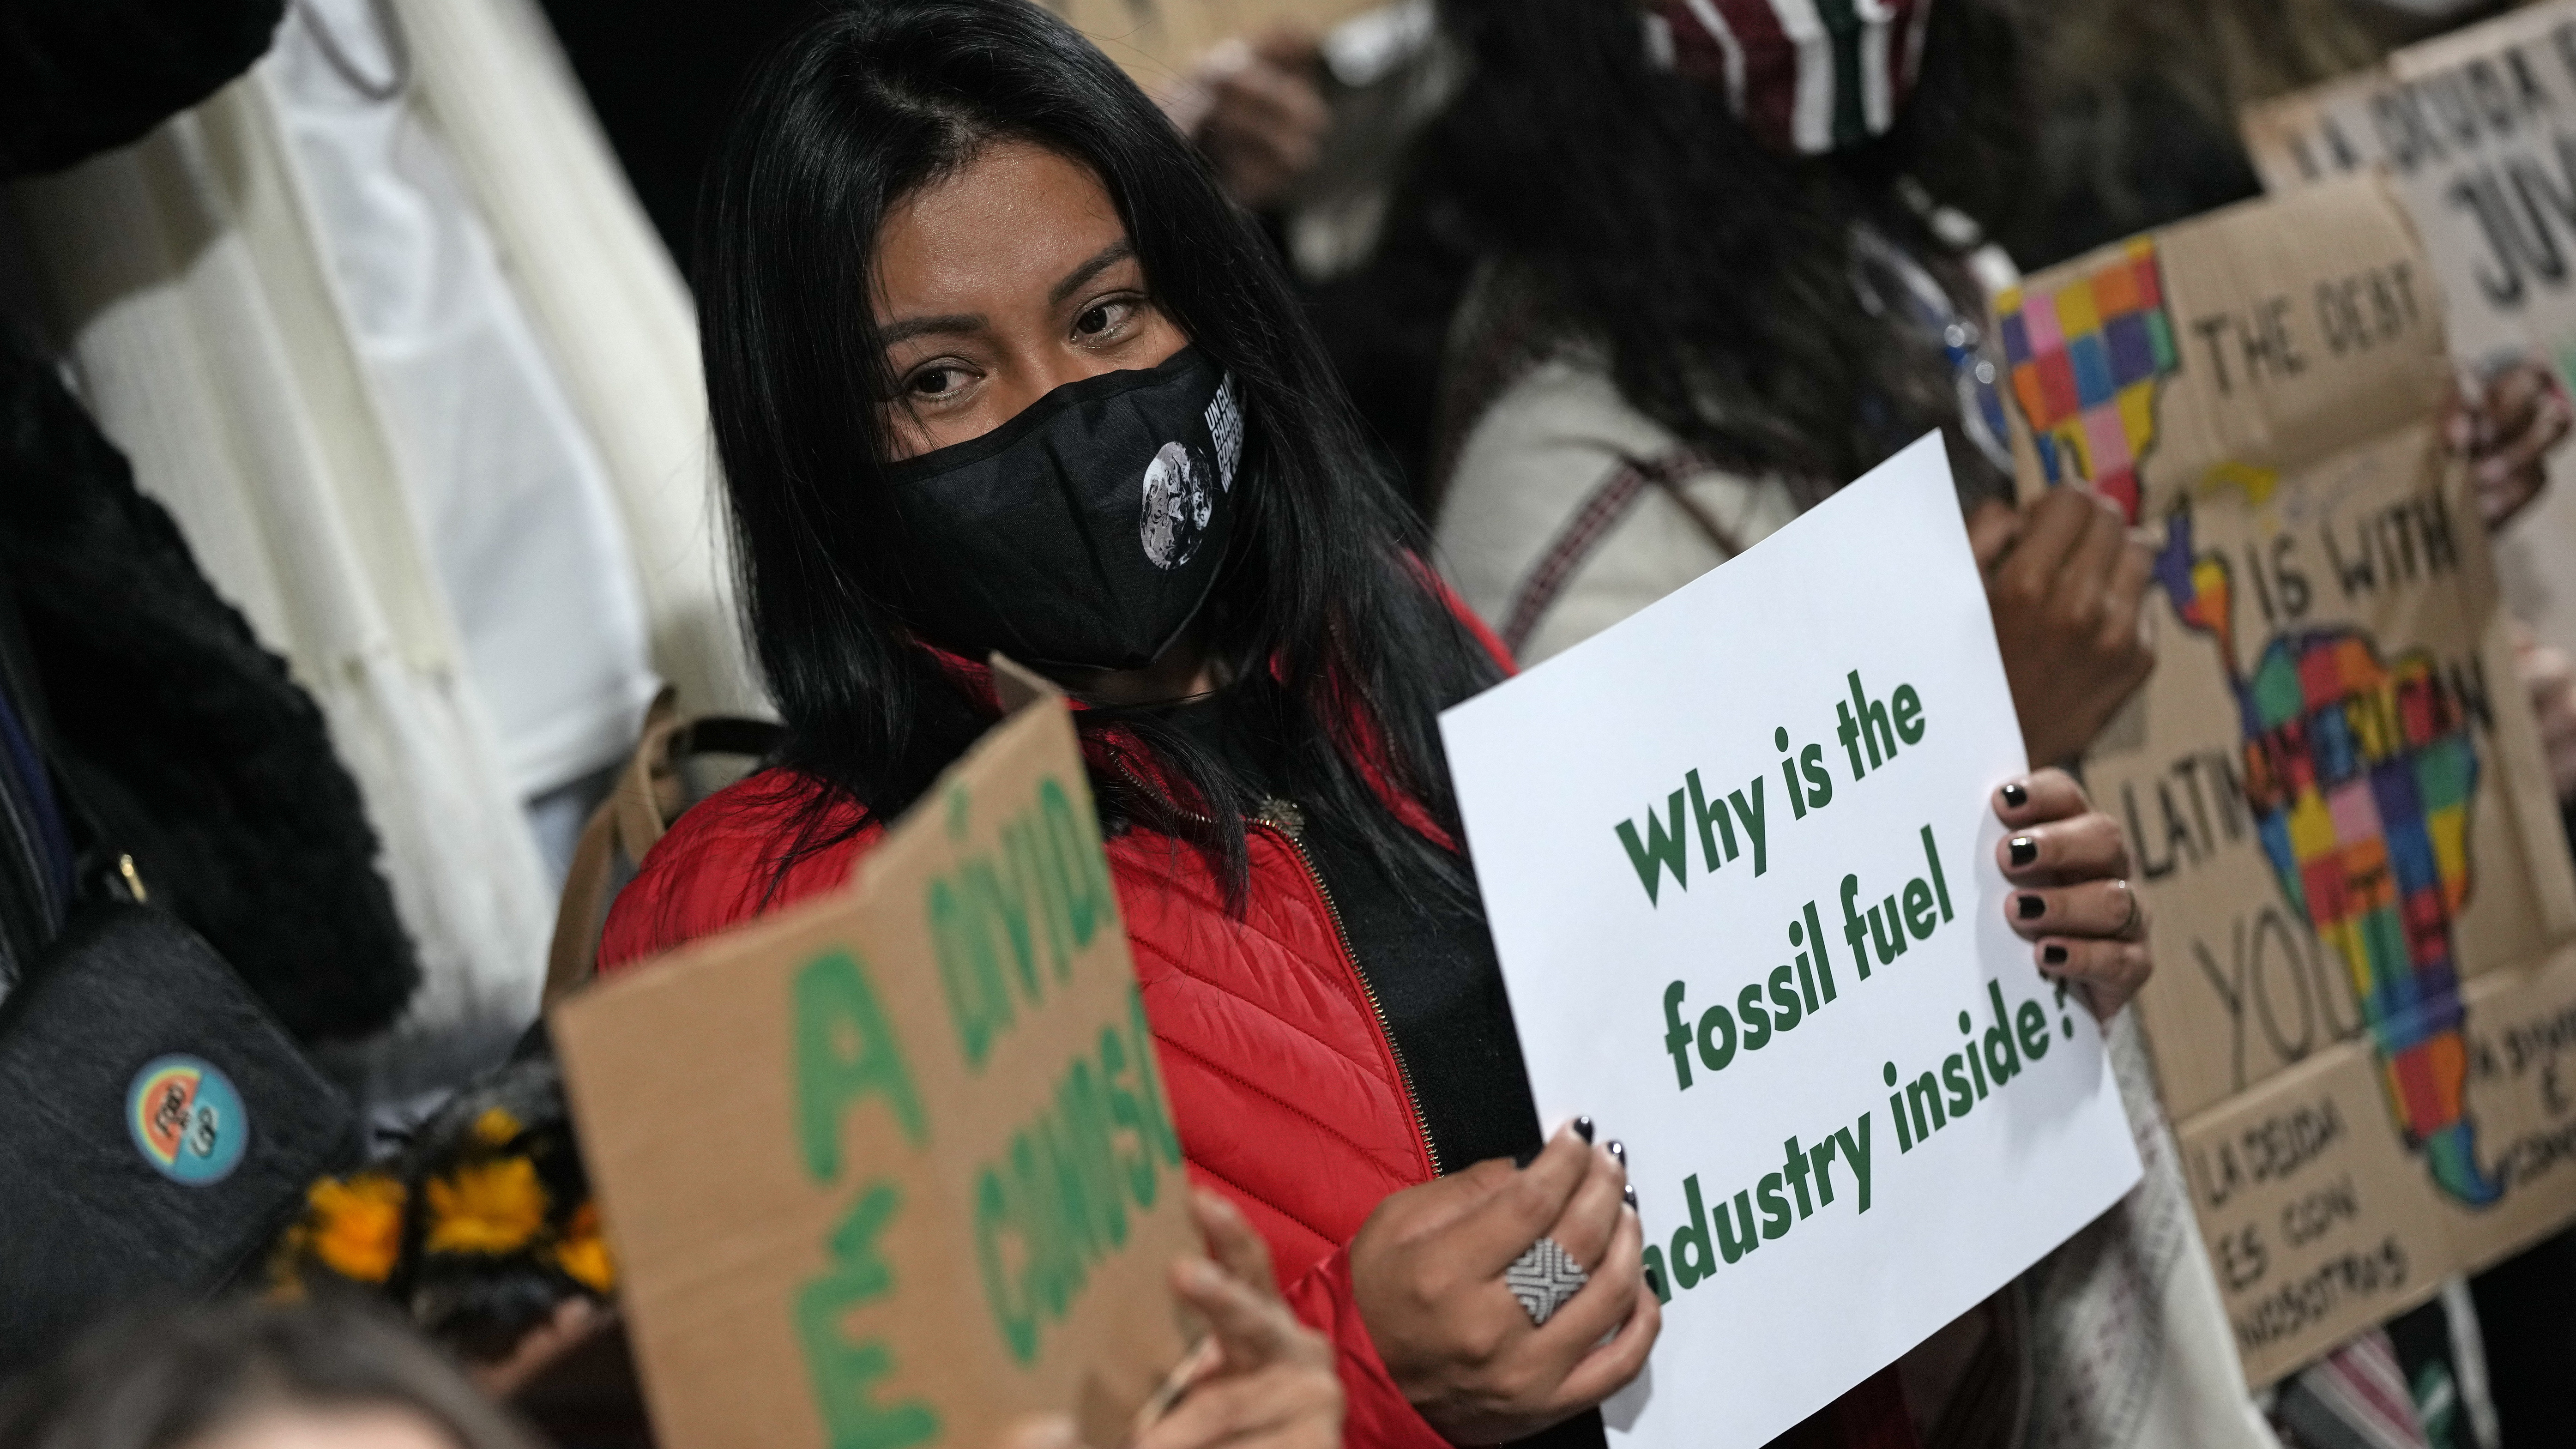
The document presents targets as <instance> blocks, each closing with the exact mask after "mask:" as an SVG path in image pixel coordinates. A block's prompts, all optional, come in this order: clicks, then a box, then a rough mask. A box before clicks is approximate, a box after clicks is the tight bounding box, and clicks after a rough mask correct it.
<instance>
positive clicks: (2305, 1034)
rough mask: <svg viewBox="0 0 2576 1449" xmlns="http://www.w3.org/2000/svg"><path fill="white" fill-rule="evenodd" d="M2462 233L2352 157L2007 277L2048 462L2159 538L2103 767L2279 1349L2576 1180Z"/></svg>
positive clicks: (2561, 856) (2537, 1212) (2166, 1038)
mask: <svg viewBox="0 0 2576 1449" xmlns="http://www.w3.org/2000/svg"><path fill="white" fill-rule="evenodd" d="M2431 272H2432V267H2431V263H2430V262H2429V261H2428V260H2427V259H2426V257H2425V256H2424V255H2423V252H2422V250H2421V248H2420V246H2419V244H2418V242H2417V240H2416V235H2415V232H2414V230H2413V228H2412V227H2411V225H2410V224H2409V222H2408V220H2407V217H2406V214H2405V211H2404V209H2403V207H2402V205H2401V203H2400V202H2399V199H2398V198H2397V197H2396V195H2395V194H2394V193H2393V192H2392V191H2391V190H2390V189H2389V188H2388V186H2387V185H2385V184H2384V183H2382V182H2380V181H2378V180H2375V179H2348V180H2343V181H2338V182H2331V183H2323V184H2320V185H2319V186H2317V187H2315V188H2312V189H2309V190H2305V191H2302V192H2300V193H2298V194H2297V195H2295V196H2292V197H2288V198H2284V199H2281V200H2278V201H2270V202H2254V203H2248V204H2246V205H2244V206H2240V207H2235V208H2230V209H2228V210H2226V211H2222V212H2218V213H2214V214H2212V215H2210V216H2208V217H2203V218H2199V219H2196V220H2193V221H2188V222H2184V223H2181V224H2179V225H2176V226H2174V227H2170V228H2167V229H2165V230H2163V231H2160V232H2157V233H2154V234H2152V235H2151V236H2150V237H2148V238H2145V239H2142V240H2140V241H2136V242H2132V243H2128V244H2125V245H2123V246H2119V247H2114V248H2109V249H2106V250H2105V251H2103V252H2101V253H2097V254H2095V255H2094V256H2091V257H2087V258H2083V259H2080V260H2078V261H2076V262H2072V263H2069V264H2068V265H2067V266H2065V267H2061V268H2057V269H2055V270H2052V271H2050V272H2047V273H2043V274H2041V275H2039V276H2037V277H2033V278H2032V279H2030V281H2029V283H2028V284H2027V285H2026V286H2025V287H2024V288H2022V289H2021V290H2020V291H2018V292H2016V293H2008V294H2006V295H2005V296H2003V297H2002V298H2000V299H1999V300H1998V308H1997V310H1998V314H1999V320H2000V321H2001V324H2002V331H2003V332H2004V334H2005V344H2006V351H2007V354H2008V360H2009V361H2010V362H2011V363H2012V364H2013V377H2012V387H2011V389H2010V390H2011V392H2012V394H2013V397H2014V399H2015V405H2016V439H2015V442H2016V447H2017V450H2018V452H2019V454H2020V457H2021V462H2022V482H2023V486H2024V488H2025V490H2026V491H2035V490H2037V489H2040V488H2043V487H2046V486H2050V485H2051V484H2052V483H2071V482H2095V483H2101V484H2106V485H2107V486H2105V489H2104V491H2106V492H2108V493H2110V494H2112V495H2113V496H2115V497H2119V498H2121V499H2123V500H2124V501H2125V502H2127V503H2128V504H2129V506H2130V507H2131V508H2132V509H2133V518H2134V519H2135V520H2136V521H2138V522H2139V523H2140V524H2141V525H2142V526H2143V527H2144V528H2146V529H2147V530H2149V531H2150V533H2151V536H2152V537H2153V538H2154V540H2155V542H2156V544H2157V545H2158V563H2157V581H2156V583H2155V585H2154V586H2152V587H2151V588H2150V590H2149V593H2148V603H2147V614H2148V622H2149V624H2150V626H2151V627H2152V628H2153V630H2154V634H2155V639H2156V646H2157V650H2158V663H2157V667H2156V672H2155V675H2154V676H2153V678H2151V679H2150V680H2149V681H2148V683H2147V685H2146V687H2145V688H2144V689H2143V690H2142V691H2141V695H2140V698H2139V699H2138V700H2137V701H2136V702H2134V703H2133V704H2132V705H2131V706H2130V707H2129V708H2128V709H2127V710H2125V711H2124V712H2123V713H2122V715H2121V716H2120V717H2119V718H2117V719H2115V720H2114V721H2113V722H2112V723H2111V725H2110V726H2109V727H2108V728H2107V729H2106V730H2105V732H2104V734H2103V737H2102V739H2101V740H2100V741H2099V742H2097V744H2096V746H2095V749H2094V751H2093V752H2092V754H2091V755H2090V756H2088V757H2087V758H2086V760H2085V761H2084V774H2085V780H2086V783H2087V784H2088V786H2089V787H2090V788H2091V790H2092V792H2093V796H2094V798H2095V800H2097V801H2099V802H2100V803H2101V804H2102V805H2103V807H2104V808H2105V809H2108V810H2110V811H2111V812H2112V813H2113V814H2114V815H2115V816H2117V817H2118V818H2119V819H2120V820H2121V821H2122V822H2123V823H2124V824H2125V825H2126V826H2127V828H2128V832H2129V848H2130V851H2131V853H2132V856H2133V870H2134V872H2135V874H2134V879H2135V881H2136V883H2137V886H2138V889H2139V891H2140V894H2141V897H2142V899H2143V900H2144V902H2145V904H2146V907H2147V909H2148V911H2149V913H2150V916H2151V919H2152V921H2153V926H2154V929H2153V947H2154V951H2155V960H2156V973H2155V977H2154V979H2153V980H2152V981H2151V982H2150V983H2149V984H2148V986H2147V989H2146V991H2145V992H2144V993H2143V994H2142V995H2141V996H2140V998H2139V1001H2138V1006H2137V1010H2138V1011H2139V1012H2140V1014H2141V1019H2142V1022H2143V1024H2144V1026H2145V1028H2146V1034H2147V1037H2148V1040H2149V1042H2150V1045H2151V1050H2152V1053H2153V1056H2154V1060H2155V1064H2156V1068H2157V1074H2158V1078H2159V1083H2160V1089H2161V1091H2162V1093H2163V1096H2164V1100H2165V1105H2166V1108H2167V1110H2168V1111H2169V1112H2170V1113H2171V1115H2172V1116H2173V1118H2174V1120H2175V1124H2176V1134H2177V1136H2178V1138H2179V1140H2180V1143H2181V1147H2182V1151H2183V1155H2184V1158H2185V1166H2186V1171H2187V1174H2188V1176H2189V1178H2190V1180H2191V1182H2192V1185H2193V1195H2194V1202H2195V1206H2196V1208H2197V1210H2198V1212H2199V1215H2200V1222H2201V1229H2202V1232H2203V1235H2204V1236H2205V1237H2206V1239H2207V1240H2208V1242H2209V1245H2210V1251H2211V1253H2212V1256H2213V1258H2214V1259H2215V1267H2216V1270H2217V1276H2218V1281H2219V1284H2220V1287H2221V1290H2222V1292H2223V1294H2224V1295H2225V1299H2226V1306H2227V1310H2228V1313H2229V1316H2230V1319H2231V1321H2232V1323H2233V1326H2234V1328H2235V1331H2236V1335H2237V1345H2238V1349H2239V1351H2240V1352H2241V1354H2242V1355H2243V1357H2244V1362H2245V1368H2246V1374H2247V1377H2248V1379H2249V1380H2250V1381H2251V1382H2253V1383H2255V1384H2257V1385H2260V1384H2262V1383H2265V1382H2269V1381H2270V1380H2272V1379H2275V1378H2277V1377H2279V1376H2280V1375H2282V1374H2284V1373H2286V1372H2289V1371H2290V1370H2292V1369H2295V1368H2297V1367H2299V1366H2300V1365H2302V1364H2304V1363H2306V1362H2308V1361H2310V1360H2311V1359H2313V1358H2315V1357H2316V1356H2317V1355H2318V1354H2320V1353H2322V1352H2324V1351H2325V1350H2327V1349H2329V1348H2331V1347H2333V1346H2334V1345H2335V1344H2336V1343H2339V1342H2341V1341H2342V1340H2343V1339H2345V1338H2347V1337H2349V1336H2350V1335H2352V1334H2353V1333H2355V1332H2357V1331H2360V1330H2361V1329H2364V1328H2367V1327H2369V1326H2370V1325H2372V1324H2374V1323H2377V1322H2379V1321H2381V1320H2383V1319H2385V1318H2387V1317H2388V1316H2390V1315H2391V1314H2393V1313H2395V1312H2397V1311H2399V1310H2402V1309H2404V1308H2406V1307H2409V1306H2412V1305H2413V1304H2415V1303H2417V1302H2421V1301H2422V1300H2423V1299H2425V1298H2427V1297H2429V1296H2430V1295H2431V1294H2432V1293H2433V1292H2434V1290H2435V1289H2436V1287H2437V1286H2438V1283H2439V1280H2440V1279H2441V1278H2442V1277H2443V1276H2444V1275H2446V1274H2448V1273H2451V1272H2455V1271H2460V1270H2462V1269H2466V1268H2471V1267H2475V1266H2478V1265H2480V1264H2483V1263H2487V1262H2492V1261H2494V1260H2495V1259H2497V1258H2500V1257H2502V1256H2504V1255H2505V1254H2506V1253H2508V1252H2510V1251H2512V1250H2514V1249H2516V1248H2518V1247H2521V1246H2523V1245H2525V1244H2527V1243H2529V1242H2530V1241H2531V1240H2532V1239H2533V1238H2535V1237H2537V1236H2538V1235H2540V1234H2541V1233H2543V1232H2546V1231H2548V1230H2550V1229H2551V1228H2553V1227H2555V1226H2557V1225H2559V1224H2562V1223H2564V1222H2566V1221H2568V1220H2569V1219H2570V1218H2576V1178H2571V1175H2570V1174H2569V1173H2568V1172H2567V1171H2565V1170H2564V1169H2563V1168H2562V1167H2560V1166H2559V1165H2558V1160H2557V1155H2556V1153H2555V1151H2554V1149H2553V1148H2551V1147H2550V1146H2549V1145H2548V1144H2550V1143H2554V1142H2556V1141H2557V1140H2558V1138H2557V1137H2554V1136H2552V1134H2553V1132H2563V1131H2564V1130H2565V1129H2566V1128H2567V1127H2568V1125H2569V1124H2570V1123H2576V1118H2571V1117H2570V1116H2569V1115H2568V1111H2567V1107H2568V1104H2567V1102H2566V1101H2565V1100H2564V1099H2563V1098H2552V1097H2551V1096H2550V1094H2549V1093H2548V1092H2547V1091H2545V1090H2544V1089H2543V1085H2542V1084H2543V1083H2544V1082H2545V1081H2548V1080H2551V1078H2550V1077H2549V1072H2548V1069H2546V1068H2545V1067H2542V1066H2531V1067H2528V1068H2527V1069H2526V1070H2524V1071H2523V1072H2522V1073H2521V1074H2520V1075H2516V1074H2515V1073H2513V1072H2512V1071H2510V1070H2506V1069H2503V1068H2501V1067H2499V1066H2497V1065H2496V1063H2499V1062H2502V1061H2503V1060H2505V1054H2503V1053H2500V1052H2498V1051H2497V1050H2495V1049H2494V1048H2493V1047H2492V1046H2491V1045H2488V1043H2490V1042H2491V1041H2492V1040H2496V1039H2499V1038H2495V1037H2494V1034H2495V1033H2497V1032H2501V1031H2508V1030H2509V1029H2514V1028H2513V1026H2512V1024H2513V1023H2516V1022H2519V1023H2522V1024H2523V1025H2522V1027H2521V1028H2519V1029H2521V1030H2523V1031H2524V1032H2525V1033H2526V1035H2527V1034H2528V1032H2529V1031H2531V1030H2534V1029H2536V1028H2533V1027H2532V1026H2531V1025H2530V1024H2531V1023H2535V1022H2545V1021H2548V1020H2551V1019H2554V1016H2555V1013H2557V1012H2560V1011H2562V1010H2564V1009H2565V1008H2566V1007H2567V1006H2569V1005H2576V968H2567V969H2561V968H2558V967H2548V963H2551V962H2552V961H2554V960H2557V959H2559V958H2561V957H2562V956H2563V955H2564V954H2565V952H2566V949H2567V948H2568V946H2569V945H2570V943H2571V941H2576V878H2571V873H2570V870H2569V864H2568V856H2567V848H2566V844H2565V841H2564V838H2563V836H2562V834H2561V830H2560V824H2559V819H2558V811H2557V807H2556V802H2555V800H2554V799H2553V798H2552V794H2551V790H2550V785H2549V780H2548V774H2547V770H2546V767H2545V765H2544V764H2543V761H2542V757H2541V754H2540V746H2539V740H2538V732H2537V729H2536V726H2535V724H2534V722H2533V719H2532V716H2531V712H2530V709H2529V707H2528V705H2527V704H2525V702H2524V701H2523V698H2522V696H2521V693H2520V690H2519V687H2518V685H2517V684H2516V683H2515V679H2514V672H2513V663H2512V655H2511V650H2510V646H2509V644H2508V642H2507V636H2506V621H2505V618H2504V615H2503V613H2502V611H2501V610H2500V609H2499V607H2498V599H2497V589H2496V582H2495V573H2494V565H2493V562H2492V560H2491V558H2490V555H2489V553H2488V549H2487V543H2486V536H2485V531H2484V529H2483V527H2482V526H2481V525H2480V523H2479V521H2478V518H2477V514H2476V507H2475V504H2474V502H2473V501H2472V500H2471V497H2470V495H2469V492H2468V488H2467V483H2466V479H2465V476H2464V474H2465V470H2464V469H2463V468H2462V467H2461V466H2460V465H2459V464H2458V463H2457V462H2456V461H2455V460H2453V459H2451V458H2450V457H2449V456H2448V454H2447V453H2446V452H2445V451H2444V449H2443V447H2442V445H2441V442H2440V439H2439V438H2438V437H2437V436H2436V433H2437V423H2436V419H2437V414H2438V409H2439V406H2440V403H2441V400H2442V397H2443V395H2444V390H2445V387H2446V384H2447V377H2448V361H2447V352H2446V339H2445V336H2444V331H2443V326H2442V310H2441V305H2440V296H2441V293H2440V289H2439V288H2438V287H2437V286H2436V285H2435V284H2434V283H2433V281H2432V280H2431ZM2544 967H2548V969H2546V970H2544ZM2464 1013H2465V1015H2464ZM2552 1060H2554V1058H2552ZM2533 1143H2540V1144H2542V1145H2541V1146H2538V1147H2534V1146H2532V1145H2531V1144H2533Z"/></svg>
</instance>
